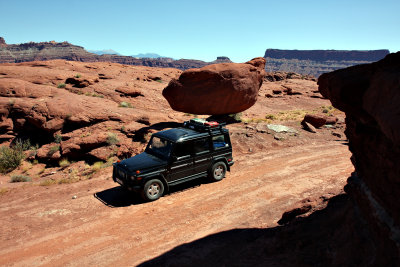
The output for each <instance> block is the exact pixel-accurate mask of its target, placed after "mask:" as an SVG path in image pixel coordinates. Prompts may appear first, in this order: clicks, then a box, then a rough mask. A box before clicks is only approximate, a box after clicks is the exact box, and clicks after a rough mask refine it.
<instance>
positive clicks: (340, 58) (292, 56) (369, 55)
mask: <svg viewBox="0 0 400 267" xmlns="http://www.w3.org/2000/svg"><path fill="white" fill-rule="evenodd" d="M387 54H389V50H387V49H381V50H365V51H363V50H279V49H267V50H266V51H265V55H264V57H265V59H267V65H266V70H267V71H292V72H297V73H301V74H310V75H314V76H317V77H318V76H319V75H321V74H322V73H326V72H331V71H334V70H337V69H341V68H346V67H350V66H354V65H358V64H364V63H371V62H374V61H377V60H380V59H382V58H384V57H385V56H386V55H387Z"/></svg>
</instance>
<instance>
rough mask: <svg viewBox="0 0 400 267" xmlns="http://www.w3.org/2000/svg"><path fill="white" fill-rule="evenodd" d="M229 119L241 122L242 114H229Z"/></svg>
mask: <svg viewBox="0 0 400 267" xmlns="http://www.w3.org/2000/svg"><path fill="white" fill-rule="evenodd" d="M229 117H231V118H232V119H234V120H235V121H238V122H240V121H242V113H241V112H239V113H234V114H230V115H229Z"/></svg>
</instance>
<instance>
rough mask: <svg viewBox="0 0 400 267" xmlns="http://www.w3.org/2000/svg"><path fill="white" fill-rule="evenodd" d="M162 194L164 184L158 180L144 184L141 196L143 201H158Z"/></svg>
mask: <svg viewBox="0 0 400 267" xmlns="http://www.w3.org/2000/svg"><path fill="white" fill-rule="evenodd" d="M163 193H164V184H163V183H162V182H161V181H160V180H159V179H152V180H149V181H147V182H146V183H145V184H144V187H143V190H142V192H141V196H142V198H143V200H145V201H154V200H157V199H159V198H160V197H161V196H162V195H163Z"/></svg>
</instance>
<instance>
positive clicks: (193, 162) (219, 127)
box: [113, 119, 233, 201]
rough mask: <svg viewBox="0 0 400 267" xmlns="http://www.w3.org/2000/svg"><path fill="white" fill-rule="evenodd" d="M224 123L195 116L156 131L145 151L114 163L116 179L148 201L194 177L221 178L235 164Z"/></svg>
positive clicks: (216, 179) (114, 176) (114, 177)
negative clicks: (171, 126)
mask: <svg viewBox="0 0 400 267" xmlns="http://www.w3.org/2000/svg"><path fill="white" fill-rule="evenodd" d="M223 126H224V124H219V123H217V122H207V121H205V120H201V119H192V120H190V121H186V122H185V123H184V124H183V127H180V128H175V129H170V130H165V131H161V132H158V133H155V134H153V135H152V136H151V139H150V141H149V143H148V145H147V147H146V150H145V151H144V152H143V153H141V154H138V155H136V156H134V157H132V158H129V159H125V160H123V161H120V162H117V163H114V164H113V166H114V169H113V180H114V181H115V182H117V183H119V184H120V185H122V186H123V187H125V188H127V189H128V190H131V191H134V192H138V193H140V194H141V196H142V198H143V199H144V200H146V201H152V200H156V199H158V198H160V197H161V196H162V195H163V193H164V192H166V191H168V190H169V187H170V186H173V185H177V184H181V183H183V182H187V181H190V180H193V179H197V178H201V177H207V176H208V177H209V178H210V179H211V180H212V181H220V180H222V179H223V178H224V177H225V173H226V171H227V170H228V171H230V166H232V165H233V158H232V146H231V141H230V138H229V131H228V129H226V128H225V127H223Z"/></svg>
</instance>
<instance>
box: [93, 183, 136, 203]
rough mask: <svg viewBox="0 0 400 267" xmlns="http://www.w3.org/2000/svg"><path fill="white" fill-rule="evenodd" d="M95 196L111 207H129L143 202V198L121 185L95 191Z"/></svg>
mask: <svg viewBox="0 0 400 267" xmlns="http://www.w3.org/2000/svg"><path fill="white" fill-rule="evenodd" d="M94 197H95V198H97V199H98V200H99V201H100V202H102V203H103V204H104V205H106V206H109V207H111V208H120V207H128V206H131V205H137V204H142V203H143V200H141V198H140V197H139V196H138V195H136V194H134V193H132V192H129V191H128V190H125V189H123V188H122V187H121V186H116V187H113V188H110V189H106V190H103V191H101V192H97V193H94Z"/></svg>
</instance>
